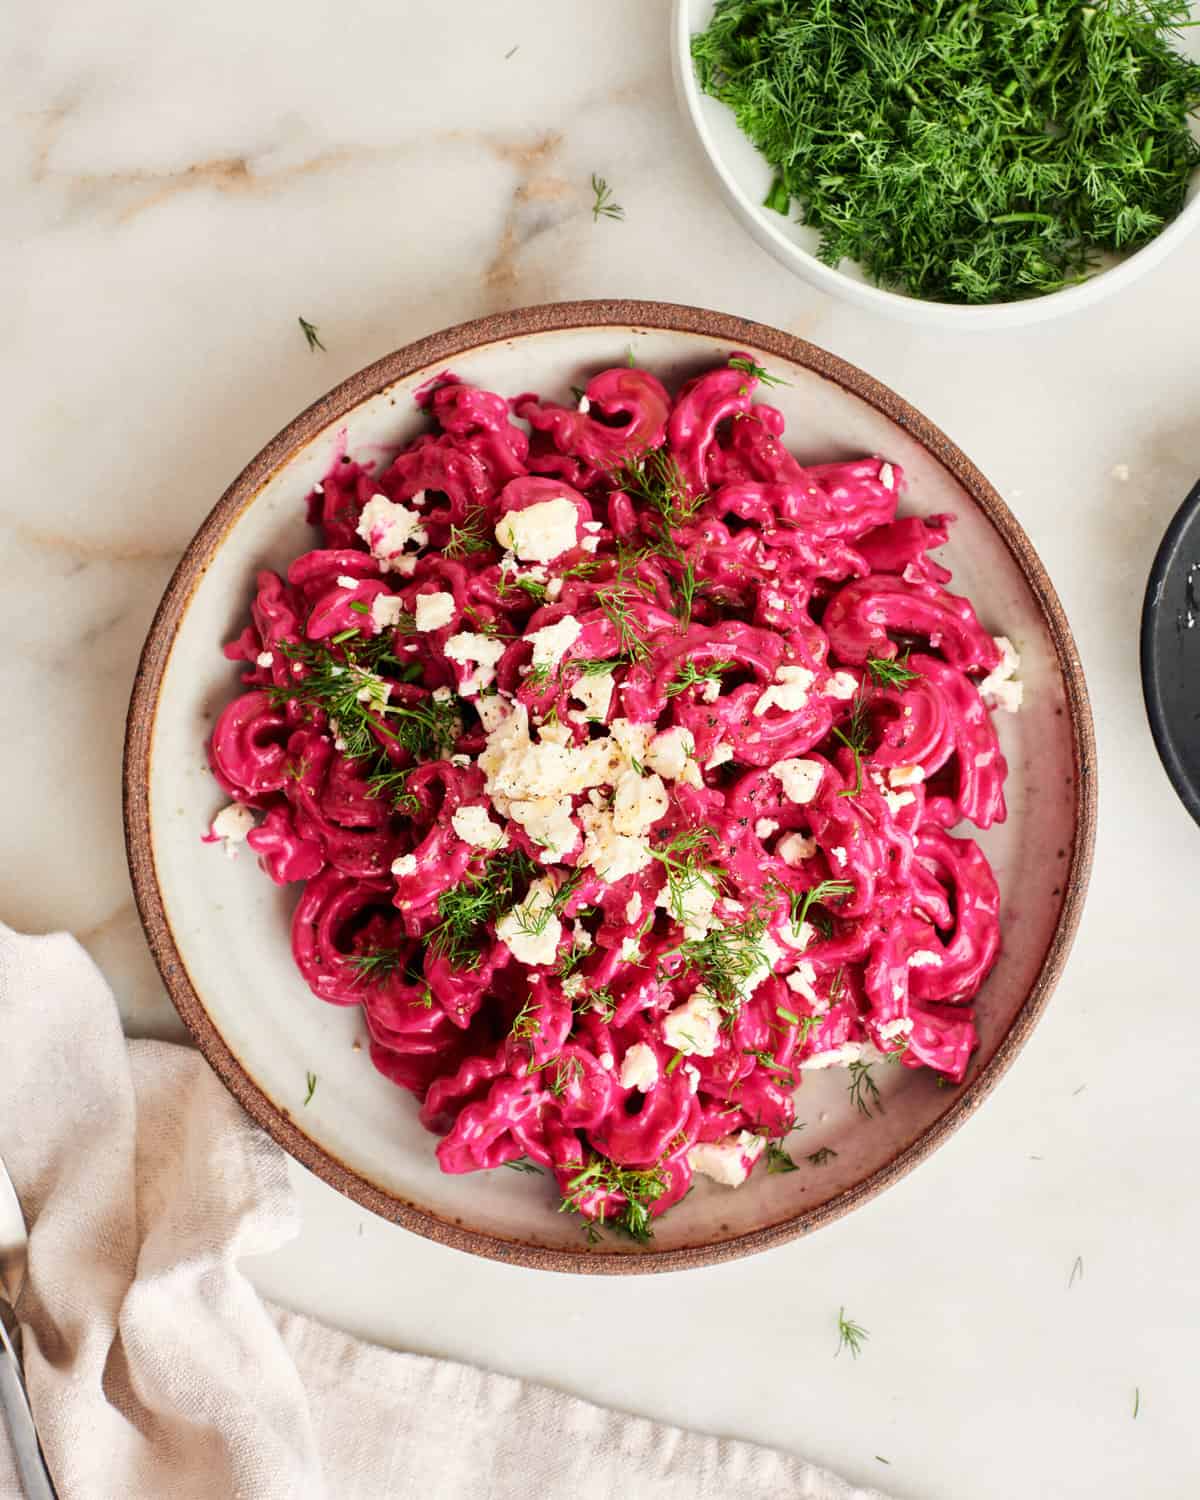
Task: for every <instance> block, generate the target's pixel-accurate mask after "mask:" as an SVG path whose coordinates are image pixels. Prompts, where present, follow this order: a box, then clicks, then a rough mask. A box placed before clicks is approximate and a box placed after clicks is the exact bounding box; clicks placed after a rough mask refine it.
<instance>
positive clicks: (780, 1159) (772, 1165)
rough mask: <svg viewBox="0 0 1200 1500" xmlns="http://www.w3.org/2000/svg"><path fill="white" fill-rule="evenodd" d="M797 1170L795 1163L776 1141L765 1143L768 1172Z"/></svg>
mask: <svg viewBox="0 0 1200 1500" xmlns="http://www.w3.org/2000/svg"><path fill="white" fill-rule="evenodd" d="M798 1170H799V1169H798V1168H797V1166H796V1163H795V1162H794V1161H793V1160H792V1158H791V1157H790V1156H789V1155H788V1154H787V1152H786V1151H785V1150H784V1149H783V1147H782V1146H781V1145H779V1143H778V1142H777V1141H768V1142H767V1171H768V1172H795V1171H798Z"/></svg>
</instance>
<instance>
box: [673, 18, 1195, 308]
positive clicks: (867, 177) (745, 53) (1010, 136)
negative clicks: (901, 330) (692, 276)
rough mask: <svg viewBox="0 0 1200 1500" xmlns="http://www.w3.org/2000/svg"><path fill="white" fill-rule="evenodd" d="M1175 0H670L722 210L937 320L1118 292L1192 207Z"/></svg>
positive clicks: (839, 282) (889, 304) (1183, 223)
mask: <svg viewBox="0 0 1200 1500" xmlns="http://www.w3.org/2000/svg"><path fill="white" fill-rule="evenodd" d="M1194 11H1195V7H1194V6H1189V5H1188V4H1186V3H1180V0H1096V3H1095V4H1091V5H1082V4H1080V3H1079V0H965V3H964V0H912V3H904V0H836V3H835V0H676V4H675V14H674V23H673V24H674V34H673V44H672V50H673V54H674V65H675V74H676V83H677V86H678V90H679V95H680V99H681V102H682V105H683V108H684V111H685V113H686V114H687V116H688V118H689V120H690V121H691V124H692V126H693V127H694V129H695V131H696V134H697V136H698V138H699V141H700V144H701V146H702V148H703V150H704V152H705V154H706V155H707V157H708V159H709V161H710V163H711V165H712V167H713V170H714V171H715V173H716V176H717V180H718V183H719V185H720V187H721V190H722V192H723V194H724V196H725V198H726V200H727V201H728V203H729V204H730V206H731V207H732V209H733V211H734V213H735V214H736V215H737V217H738V218H739V219H741V220H742V222H743V223H744V224H745V225H746V227H747V228H748V229H749V230H750V233H751V234H752V235H753V236H754V238H755V239H756V240H757V241H758V243H759V244H760V245H761V246H762V247H763V248H764V249H766V250H768V251H769V252H770V253H771V254H772V255H774V256H775V257H776V258H777V259H778V260H780V261H782V262H783V263H784V264H785V265H786V266H789V267H790V268H791V269H792V270H794V271H796V272H798V273H799V274H800V275H801V276H803V277H805V278H806V279H807V280H809V281H811V282H813V283H814V284H815V285H817V286H819V287H821V288H822V289H823V290H825V291H827V292H830V293H831V294H833V295H835V296H839V297H842V298H845V299H846V300H847V301H850V302H854V303H857V304H858V305H859V306H862V307H869V308H874V309H876V310H878V311H880V312H885V313H889V314H891V315H893V316H896V317H900V318H905V319H907V320H909V321H912V322H918V323H925V324H929V325H936V326H941V327H975V326H980V325H987V326H989V327H1006V326H1007V327H1012V326H1014V325H1018V324H1022V323H1032V322H1038V321H1041V320H1044V319H1048V318H1052V317H1057V316H1059V315H1060V314H1062V313H1067V312H1071V311H1074V310H1075V309H1078V308H1082V307H1085V306H1088V305H1090V304H1092V303H1095V302H1097V301H1099V299H1100V298H1102V297H1106V296H1108V295H1109V294H1110V293H1112V292H1115V291H1117V290H1118V289H1119V288H1121V287H1123V286H1126V285H1128V284H1129V283H1130V282H1132V281H1133V280H1134V279H1135V278H1136V277H1138V276H1140V275H1142V274H1143V273H1144V272H1146V271H1148V270H1149V269H1150V268H1151V267H1152V266H1154V265H1156V264H1157V263H1158V262H1159V261H1160V260H1161V259H1162V258H1163V257H1164V256H1166V255H1167V254H1168V253H1169V252H1170V251H1171V250H1172V249H1173V248H1174V247H1175V246H1177V245H1178V244H1179V243H1180V242H1181V241H1182V240H1183V238H1184V237H1185V236H1186V235H1187V234H1188V232H1189V231H1190V230H1191V229H1193V228H1195V226H1196V224H1197V223H1198V222H1200V130H1198V129H1197V113H1196V112H1197V110H1198V109H1200V61H1198V60H1197V59H1200V34H1198V32H1197V31H1196V30H1195V29H1193V28H1195V27H1197V26H1198V25H1200V16H1197V15H1195V14H1193V12H1194Z"/></svg>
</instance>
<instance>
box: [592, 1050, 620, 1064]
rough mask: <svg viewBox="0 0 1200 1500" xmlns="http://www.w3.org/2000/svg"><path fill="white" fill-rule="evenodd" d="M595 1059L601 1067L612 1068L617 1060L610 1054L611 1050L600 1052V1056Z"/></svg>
mask: <svg viewBox="0 0 1200 1500" xmlns="http://www.w3.org/2000/svg"><path fill="white" fill-rule="evenodd" d="M596 1061H597V1062H598V1063H599V1064H600V1066H601V1067H602V1068H612V1067H613V1066H614V1065H615V1063H616V1061H617V1060H616V1058H615V1057H614V1056H613V1055H612V1053H611V1052H601V1054H600V1056H599V1057H597V1059H596Z"/></svg>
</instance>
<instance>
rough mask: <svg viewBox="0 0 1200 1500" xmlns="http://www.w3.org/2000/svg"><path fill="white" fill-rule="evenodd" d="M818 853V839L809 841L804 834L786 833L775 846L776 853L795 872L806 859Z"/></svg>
mask: <svg viewBox="0 0 1200 1500" xmlns="http://www.w3.org/2000/svg"><path fill="white" fill-rule="evenodd" d="M816 852H817V841H816V839H807V838H805V837H804V835H803V834H802V833H785V834H784V836H783V837H782V838H781V839H780V840H779V842H778V843H777V844H776V845H775V853H776V854H778V856H779V858H780V859H781V860H783V862H784V864H785V865H789V866H790V867H791V868H792V869H793V870H794V869H796V867H797V866H798V865H802V864H803V863H804V861H805V860H806V859H811V858H812V857H813V855H814V854H815V853H816Z"/></svg>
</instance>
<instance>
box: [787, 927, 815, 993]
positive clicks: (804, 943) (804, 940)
mask: <svg viewBox="0 0 1200 1500" xmlns="http://www.w3.org/2000/svg"><path fill="white" fill-rule="evenodd" d="M814 932H815V928H814V927H813V925H812V923H811V922H799V923H797V922H785V923H784V924H783V926H782V927H781V928H780V929H779V936H780V937H781V938H782V939H783V940H784V942H785V943H786V944H787V945H788V947H789V948H795V949H796V951H797V952H798V953H803V952H804V950H805V948H807V947H808V945H809V943H811V942H812V940H813V934H814ZM793 988H794V986H793Z"/></svg>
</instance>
